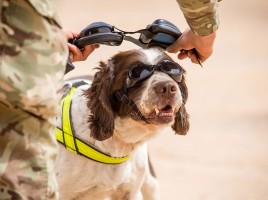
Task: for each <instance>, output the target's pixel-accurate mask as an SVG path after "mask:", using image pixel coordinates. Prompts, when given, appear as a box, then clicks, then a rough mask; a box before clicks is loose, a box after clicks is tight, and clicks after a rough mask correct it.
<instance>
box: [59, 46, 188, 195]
mask: <svg viewBox="0 0 268 200" xmlns="http://www.w3.org/2000/svg"><path fill="white" fill-rule="evenodd" d="M75 82H76V81H73V82H72V83H73V84H74V83H75ZM67 95H68V94H67ZM65 96H66V94H65ZM187 98H188V90H187V86H186V84H185V70H184V69H183V68H182V67H181V66H180V65H179V64H178V63H176V62H174V61H173V60H172V59H171V58H170V57H169V56H168V55H167V54H166V53H164V52H163V51H162V50H160V49H157V48H150V49H147V50H130V51H125V52H120V53H118V54H116V55H115V56H113V57H112V58H111V59H110V60H108V61H107V62H106V63H105V62H101V63H100V66H99V67H98V68H97V72H96V74H95V76H94V79H93V80H92V82H90V83H89V84H80V85H78V86H77V87H76V89H75V90H74V92H73V95H72V96H71V104H70V105H71V106H70V113H69V114H68V115H70V119H71V123H70V124H71V129H72V133H71V134H68V137H67V135H65V136H64V133H62V132H61V133H60V135H61V136H62V135H63V138H65V139H63V140H65V143H64V144H65V145H64V146H65V147H66V148H67V149H68V148H69V150H70V149H71V150H70V151H68V150H67V149H66V148H65V147H64V146H63V145H60V154H59V156H58V158H57V164H56V170H57V179H58V183H59V187H60V199H64V200H73V199H76V200H86V199H94V200H106V199H111V200H142V199H144V200H157V199H160V195H159V186H158V182H157V179H156V178H155V176H154V173H153V170H152V169H151V167H150V162H149V159H148V152H147V144H146V142H147V141H148V140H149V139H151V138H153V137H154V136H156V135H157V134H158V133H159V132H160V131H161V130H162V129H163V128H164V127H168V126H170V127H172V129H173V130H174V132H175V133H176V134H180V135H185V134H186V133H187V132H188V130H189V121H188V118H189V116H188V114H187V112H186V108H185V104H186V101H187ZM63 104H65V103H63ZM62 110H63V111H62V112H64V110H65V108H64V109H62ZM62 115H64V113H62V114H61V116H59V117H58V118H57V127H58V128H60V129H63V132H64V128H63V127H64V126H65V125H63V120H64V117H63V116H62ZM70 135H71V136H70ZM68 138H69V139H68ZM70 138H71V139H70ZM63 140H62V141H63ZM62 141H61V142H62ZM70 141H71V142H70ZM72 141H74V142H73V143H74V144H75V145H74V146H75V147H73V148H74V149H72V147H71V145H69V144H68V143H72ZM81 141H82V142H81ZM80 142H81V143H82V145H83V144H86V145H88V146H91V147H92V148H93V151H94V150H96V151H97V152H98V153H96V155H97V154H98V155H99V154H100V156H99V158H96V159H95V157H94V155H93V157H90V155H89V156H88V154H87V152H86V151H85V149H84V147H83V146H81V149H79V148H80V146H79V145H80V144H79V143H80ZM78 154H80V155H78ZM81 155H82V156H81ZM117 161H118V162H117Z"/></svg>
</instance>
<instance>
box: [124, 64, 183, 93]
mask: <svg viewBox="0 0 268 200" xmlns="http://www.w3.org/2000/svg"><path fill="white" fill-rule="evenodd" d="M155 70H159V71H162V72H164V73H166V74H168V75H169V76H170V77H171V78H173V79H174V80H175V81H176V82H181V80H182V73H183V69H182V67H181V66H180V65H179V64H178V63H176V62H172V61H170V60H163V61H162V62H160V63H159V64H157V65H146V64H143V63H138V64H135V65H134V66H133V67H132V68H131V69H130V70H129V71H128V77H129V83H128V85H127V88H131V87H133V86H135V85H137V84H139V83H140V82H142V81H144V80H145V79H147V78H149V77H150V76H151V75H152V74H153V73H154V71H155Z"/></svg>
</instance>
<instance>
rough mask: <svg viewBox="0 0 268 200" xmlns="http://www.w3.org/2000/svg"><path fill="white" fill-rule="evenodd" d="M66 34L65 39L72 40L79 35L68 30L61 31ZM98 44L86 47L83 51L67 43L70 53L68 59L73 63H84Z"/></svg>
mask: <svg viewBox="0 0 268 200" xmlns="http://www.w3.org/2000/svg"><path fill="white" fill-rule="evenodd" d="M63 31H64V32H65V34H66V37H67V39H68V40H69V39H73V38H74V37H78V36H79V33H78V32H75V31H70V30H63ZM99 46H100V45H99V44H92V45H87V46H85V47H84V48H83V49H79V48H78V47H77V46H75V45H73V44H70V43H68V48H69V52H70V59H71V61H72V62H75V61H84V60H86V59H87V57H88V56H89V55H90V54H91V53H92V52H93V51H94V50H95V49H97V48H99Z"/></svg>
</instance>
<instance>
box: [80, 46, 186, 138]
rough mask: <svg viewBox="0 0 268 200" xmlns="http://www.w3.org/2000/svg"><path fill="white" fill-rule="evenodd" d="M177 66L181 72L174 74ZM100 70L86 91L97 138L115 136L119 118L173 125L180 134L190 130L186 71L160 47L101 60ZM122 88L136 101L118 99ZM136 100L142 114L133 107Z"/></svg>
mask: <svg viewBox="0 0 268 200" xmlns="http://www.w3.org/2000/svg"><path fill="white" fill-rule="evenodd" d="M169 64H170V65H172V67H171V68H170V66H168V65H169ZM134 68H135V69H134ZM152 68H154V70H151V69H152ZM177 68H179V72H180V74H179V75H178V74H176V76H173V72H175V73H177V72H178V69H177ZM133 69H134V70H133ZM97 70H98V71H97V73H96V74H95V76H94V80H93V83H92V86H91V88H90V89H89V90H88V91H86V92H85V95H87V96H88V99H89V100H88V105H87V106H88V108H89V109H90V110H91V115H90V116H89V124H90V129H91V136H92V137H94V138H95V139H97V140H105V139H108V138H109V137H111V136H112V134H113V132H114V127H115V124H114V123H115V118H116V117H120V118H132V119H133V120H135V121H138V122H139V123H143V124H144V125H148V126H150V125H154V126H160V127H163V126H168V125H171V126H172V128H173V130H174V131H175V133H176V134H180V135H185V134H186V133H187V131H188V130H189V121H188V118H189V116H188V114H187V112H186V109H185V103H186V101H187V98H188V90H187V86H186V84H185V70H184V69H182V68H181V67H180V66H179V65H178V64H177V63H175V62H174V61H173V60H172V59H171V58H170V57H169V56H168V55H167V54H165V53H164V52H162V51H160V50H158V49H149V50H130V51H126V52H120V53H118V54H116V55H115V56H113V57H112V58H111V59H110V60H109V61H108V62H107V63H104V62H101V63H100V66H99V67H98V68H97ZM148 70H149V71H150V72H149V73H148ZM174 70H175V71H174ZM176 70H177V71H176ZM164 71H167V72H168V73H167V72H164ZM171 71H172V72H171ZM152 72H153V73H152ZM148 74H149V75H148ZM146 75H147V76H146ZM145 76H146V77H145ZM144 77H145V78H144ZM118 91H121V92H122V91H125V93H124V94H126V96H127V97H128V99H129V100H130V101H131V102H132V104H131V103H128V104H127V103H125V102H124V101H123V102H122V101H120V100H119V99H118V98H116V94H117V93H118ZM133 103H134V104H135V105H136V107H137V108H138V111H139V112H140V113H141V114H140V115H139V114H138V113H137V111H135V109H133ZM141 116H142V117H141Z"/></svg>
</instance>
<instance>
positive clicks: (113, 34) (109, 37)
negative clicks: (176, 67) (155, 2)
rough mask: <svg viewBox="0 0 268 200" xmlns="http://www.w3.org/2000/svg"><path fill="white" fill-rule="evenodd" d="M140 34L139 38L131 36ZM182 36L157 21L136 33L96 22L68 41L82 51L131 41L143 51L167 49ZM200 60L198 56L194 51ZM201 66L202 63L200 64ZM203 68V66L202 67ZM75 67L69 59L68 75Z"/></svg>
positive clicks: (172, 27)
mask: <svg viewBox="0 0 268 200" xmlns="http://www.w3.org/2000/svg"><path fill="white" fill-rule="evenodd" d="M137 33H139V34H140V36H139V38H135V37H132V36H131V35H133V34H137ZM180 36H181V32H180V30H179V29H178V28H177V27H176V26H175V25H174V24H172V23H171V22H169V21H167V20H164V19H157V20H155V21H154V22H153V23H152V24H149V25H148V26H147V27H146V28H145V29H140V30H138V31H134V32H127V31H122V30H120V29H118V28H116V27H115V26H113V25H110V24H107V23H105V22H95V23H92V24H90V25H88V26H87V27H86V28H84V29H83V30H82V31H81V33H80V35H79V37H77V38H73V39H71V40H68V42H69V43H71V44H74V45H76V46H77V47H78V48H80V49H82V48H84V47H85V46H87V45H91V44H103V45H108V46H119V45H121V44H122V42H123V40H126V41H130V42H132V43H134V44H136V45H138V46H139V47H141V48H143V49H147V48H150V47H160V48H163V49H166V48H167V47H168V46H170V45H171V44H173V43H174V42H175V41H176V40H177V39H178V38H179V37H180ZM194 53H195V55H196V56H197V58H198V54H197V52H196V50H195V49H194ZM199 64H200V65H201V62H199ZM201 66H202V65H201ZM73 68H74V65H73V64H72V63H71V61H70V59H68V63H67V69H66V73H67V72H69V71H71V70H72V69H73Z"/></svg>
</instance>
